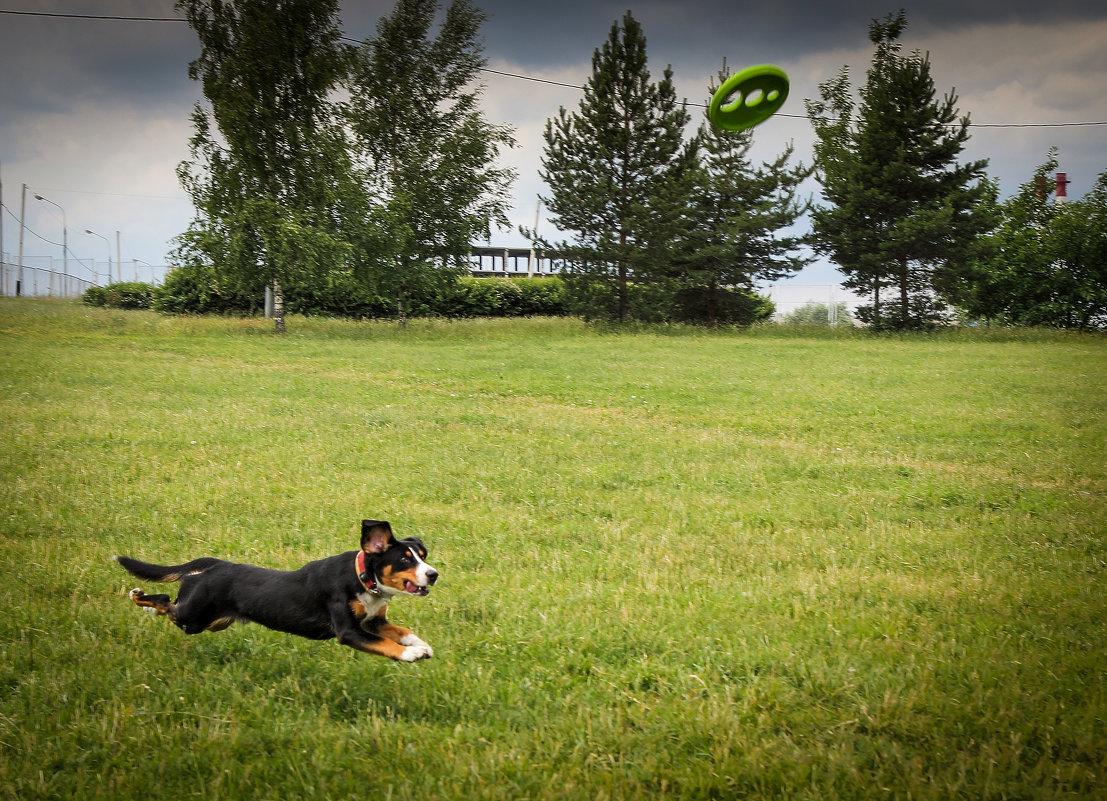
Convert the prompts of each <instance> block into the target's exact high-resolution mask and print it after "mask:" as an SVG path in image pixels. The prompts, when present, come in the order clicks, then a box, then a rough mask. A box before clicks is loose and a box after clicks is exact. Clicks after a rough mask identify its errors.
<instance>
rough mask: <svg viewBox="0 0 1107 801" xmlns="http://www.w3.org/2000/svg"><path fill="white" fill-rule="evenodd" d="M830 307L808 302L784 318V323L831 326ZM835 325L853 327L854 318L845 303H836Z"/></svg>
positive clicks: (834, 308) (834, 307)
mask: <svg viewBox="0 0 1107 801" xmlns="http://www.w3.org/2000/svg"><path fill="white" fill-rule="evenodd" d="M831 308H832V307H830V306H828V305H827V304H825V303H816V302H815V301H808V302H807V303H805V304H804V305H803V306H800V307H799V308H798V309H795V310H794V311H791V312H789V313H788V314H786V315H785V316H784V322H785V323H788V324H789V325H830V312H831ZM833 310H834V314H835V320H836V322H835V325H852V324H853V316H852V315H851V314H850V312H849V307H848V306H847V305H846V304H845V303H841V302H839V303H835V304H834V306H833Z"/></svg>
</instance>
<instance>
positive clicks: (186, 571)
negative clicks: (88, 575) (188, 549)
mask: <svg viewBox="0 0 1107 801" xmlns="http://www.w3.org/2000/svg"><path fill="white" fill-rule="evenodd" d="M112 558H113V559H114V560H115V561H117V562H118V563H119V564H120V565H122V566H123V569H125V570H126V571H127V572H128V573H130V574H131V575H132V576H138V577H139V578H140V579H146V580H147V581H180V580H181V579H182V578H184V577H185V576H189V575H194V574H196V573H203V572H204V571H205V570H207V569H208V568H210V567H212V566H213V565H217V564H219V562H220V561H221V560H219V559H214V558H212V557H210V556H205V557H203V558H201V559H193V560H192V561H191V562H185V563H184V564H183V565H173V566H172V567H166V566H165V565H152V564H150V563H149V562H140V561H138V560H137V559H131V558H130V557H129V556H113V557H112Z"/></svg>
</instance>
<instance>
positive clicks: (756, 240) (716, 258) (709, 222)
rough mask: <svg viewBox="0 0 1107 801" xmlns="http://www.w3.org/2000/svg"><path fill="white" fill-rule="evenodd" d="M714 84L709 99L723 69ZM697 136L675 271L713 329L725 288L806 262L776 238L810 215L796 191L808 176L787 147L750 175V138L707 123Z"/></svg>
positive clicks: (787, 241)
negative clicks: (697, 151)
mask: <svg viewBox="0 0 1107 801" xmlns="http://www.w3.org/2000/svg"><path fill="white" fill-rule="evenodd" d="M718 77H719V83H718V84H712V85H710V86H709V87H708V96H709V97H710V96H711V95H713V94H714V93H715V91H716V90H717V89H718V87H719V86H720V85H722V83H723V82H725V81H726V80H727V78H729V77H730V72H729V70H728V69H727V67H726V65H725V64H724V65H723V69H722V70H721V71H720V72H719V76H718ZM698 135H699V140H700V143H701V148H700V159H699V166H698V169H696V171H695V173H694V189H693V192H692V197H691V201H692V202H691V205H690V209H689V213H688V225H687V230H686V232H685V234H684V236H685V239H684V240H683V241H682V243H681V244H682V254H681V258H680V260H679V265H680V267H681V273H682V276H681V280H682V282H683V284H684V287H685V289H684V292H683V293H682V294H683V295H684V297H685V298H688V297H689V296H694V298H695V299H697V300H699V301H701V304H700V305H702V307H703V309H704V313H705V321H706V322H707V323H709V324H713V323H715V322H716V320H717V319H719V317H720V314H721V313H722V312H723V310H722V309H721V308H720V303H721V301H722V299H723V298H726V297H727V293H726V290H727V288H732V287H739V288H742V289H746V290H750V289H753V285H754V282H755V281H759V280H761V281H772V280H775V279H778V278H782V277H784V276H787V275H790V274H792V273H794V272H795V271H796V270H799V269H800V268H801V267H803V265H804V264H807V263H808V262H809V261H810V258H809V257H806V256H804V255H802V254H801V253H800V252H799V249H800V248H801V246H802V245H803V244H804V242H805V238H804V237H803V236H800V235H798V234H794V235H789V234H785V235H783V236H778V235H777V232H779V231H782V230H784V229H787V228H789V227H790V226H791V225H793V224H794V223H795V222H796V220H797V219H799V217H800V216H802V215H803V214H805V213H806V212H807V211H808V209H809V206H810V204H809V202H807V201H803V200H800V199H799V196H798V188H799V185H800V183H801V182H802V181H804V180H805V179H806V178H808V177H809V176H810V175H811V173H812V168H810V167H805V166H804V165H803V164H797V165H795V166H794V167H792V166H789V162H790V161H791V159H792V155H793V148H792V146H791V145H789V146H788V147H786V148H785V149H784V151H783V152H782V153H781V154H780V156H779V157H777V159H776V160H775V161H773V162H772V163H766V164H762V165H761V166H760V167H755V166H754V165H753V164H752V163H751V161H750V159H749V151H750V148H751V147H752V145H753V131H752V130H745V131H727V130H723V129H720V128H716V127H715V126H713V125H711V124H709V123H705V124H704V125H701V126H700V129H699V134H698ZM722 316H723V318H724V319H725V317H726V315H725V314H723V315H722Z"/></svg>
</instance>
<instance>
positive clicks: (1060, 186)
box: [1057, 172, 1069, 203]
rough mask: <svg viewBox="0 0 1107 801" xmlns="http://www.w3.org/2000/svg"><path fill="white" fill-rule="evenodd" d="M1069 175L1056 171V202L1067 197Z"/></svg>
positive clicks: (1061, 201) (1062, 200)
mask: <svg viewBox="0 0 1107 801" xmlns="http://www.w3.org/2000/svg"><path fill="white" fill-rule="evenodd" d="M1068 186H1069V176H1068V174H1067V173H1063V172H1059V173H1057V202H1058V203H1064V202H1066V201H1067V200H1068V199H1069V190H1068Z"/></svg>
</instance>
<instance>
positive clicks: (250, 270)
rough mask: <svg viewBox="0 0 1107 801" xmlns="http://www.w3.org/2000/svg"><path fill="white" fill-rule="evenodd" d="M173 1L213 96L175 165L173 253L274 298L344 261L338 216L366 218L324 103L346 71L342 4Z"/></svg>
mask: <svg viewBox="0 0 1107 801" xmlns="http://www.w3.org/2000/svg"><path fill="white" fill-rule="evenodd" d="M177 5H178V8H180V9H182V10H183V11H184V13H185V17H186V19H187V20H188V23H189V25H190V26H191V27H192V28H193V30H195V31H196V34H197V36H198V37H199V40H200V56H199V58H197V59H196V60H195V61H193V62H192V64H191V65H190V67H189V76H190V77H191V78H193V79H194V80H199V81H200V82H201V84H202V86H203V92H204V97H205V98H206V99H207V101H208V104H209V106H208V107H207V108H204V107H202V106H201V105H199V104H197V107H196V109H195V111H194V113H193V121H194V124H195V126H196V133H195V135H194V137H193V139H192V142H191V147H192V154H193V162H192V163H191V164H190V163H184V164H182V165H181V166H180V168H179V169H178V174H179V176H180V178H181V181H182V184H183V185H184V186H185V188H186V189H187V190H188V191H189V192H190V194H191V195H192V198H193V202H194V204H195V206H196V209H197V218H196V220H195V221H194V222H193V224H192V225H191V226H190V228H189V231H188V232H186V233H185V234H183V235H182V236H181V237H180V238H179V243H180V247H179V249H178V257H179V258H180V259H182V260H183V261H186V262H188V261H192V262H204V263H208V264H212V265H214V266H215V268H216V274H217V275H219V276H220V278H221V280H223V281H225V282H226V283H227V284H228V285H235V286H236V287H237V288H238V289H239V290H240V291H242V290H244V291H247V292H250V293H251V294H253V295H258V294H260V290H261V288H262V287H263V286H265V285H267V284H271V285H272V286H273V287H274V288H275V291H276V296H277V299H278V302H279V300H280V298H281V293H282V289H283V288H287V287H289V286H294V285H296V284H298V283H299V284H302V283H304V282H307V281H310V280H317V279H318V277H319V276H320V275H321V274H323V273H325V272H326V271H327V270H329V269H331V268H332V267H333V265H335V264H343V263H344V262H345V261H346V260H347V259H348V258H349V256H350V243H349V242H348V241H347V237H346V235H345V233H344V223H346V222H349V221H350V220H353V219H357V218H359V217H361V216H363V215H364V208H362V207H361V203H360V200H359V198H360V197H361V193H360V192H358V191H357V186H356V180H355V177H354V173H353V168H352V165H351V162H350V160H349V158H348V156H347V151H346V149H345V145H344V139H343V134H342V129H341V125H340V121H339V120H338V119H337V118H336V116H335V107H334V105H333V103H332V102H331V101H330V99H329V98H330V95H331V93H332V92H333V91H334V90H335V88H336V87H337V86H338V85H339V83H340V82H341V80H342V78H343V76H344V75H345V72H346V67H347V56H348V54H347V50H346V48H345V47H344V46H343V45H342V44H341V42H340V38H341V36H340V29H339V23H338V0H181V1H180V2H179V3H178V4H177ZM213 122H214V126H215V129H214V130H213V127H212V123H213ZM278 308H279V307H278ZM276 325H277V329H278V330H283V318H282V316H281V315H280V314H278V315H277V319H276Z"/></svg>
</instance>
